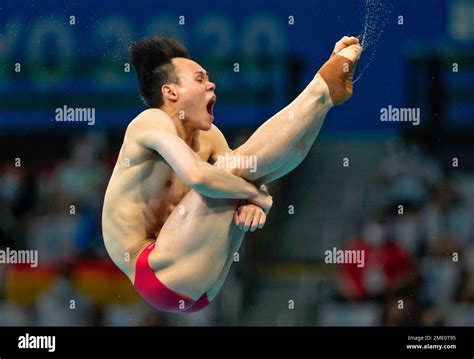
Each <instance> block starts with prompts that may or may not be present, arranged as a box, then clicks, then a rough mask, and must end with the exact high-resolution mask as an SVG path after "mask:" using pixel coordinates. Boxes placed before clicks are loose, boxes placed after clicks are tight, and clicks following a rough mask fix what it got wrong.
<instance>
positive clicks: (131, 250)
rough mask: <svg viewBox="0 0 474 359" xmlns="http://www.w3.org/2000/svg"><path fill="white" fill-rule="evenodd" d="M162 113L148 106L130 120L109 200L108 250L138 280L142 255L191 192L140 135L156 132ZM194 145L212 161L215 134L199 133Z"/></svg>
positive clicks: (105, 219)
mask: <svg viewBox="0 0 474 359" xmlns="http://www.w3.org/2000/svg"><path fill="white" fill-rule="evenodd" d="M157 111H159V112H157ZM153 112H154V113H153ZM157 115H159V117H161V116H162V115H163V112H162V111H160V110H158V109H150V110H146V111H144V112H143V113H142V114H140V115H139V116H137V118H135V119H134V120H133V121H132V122H131V123H130V124H129V126H128V128H127V131H126V133H125V137H124V141H123V144H122V148H121V150H120V153H119V156H118V158H117V163H116V165H115V168H114V170H113V173H112V176H111V178H110V181H109V184H108V187H107V191H106V194H105V198H104V208H103V212H102V232H103V237H104V243H105V246H106V249H107V252H108V253H109V255H110V257H111V258H112V260H113V261H114V263H115V264H116V265H117V266H118V267H119V268H120V269H121V270H122V271H123V272H124V273H125V274H126V275H127V276H128V277H129V278H130V280H132V281H133V278H134V268H135V262H136V258H137V256H138V254H139V253H140V251H141V250H142V249H143V248H144V247H146V246H147V245H148V244H150V243H151V242H152V241H154V240H155V239H156V238H157V237H158V234H159V232H160V229H161V227H162V226H163V224H164V223H165V221H166V219H167V218H168V216H169V215H170V214H171V212H172V211H173V209H174V208H175V207H176V206H177V205H178V204H179V202H180V201H181V200H182V199H183V197H184V196H185V195H186V193H187V192H188V191H189V190H190V188H189V187H187V186H186V185H185V184H183V182H182V181H181V180H180V179H179V178H178V176H177V175H176V173H174V171H173V169H172V168H171V167H170V166H169V165H168V164H167V163H166V162H165V161H164V159H163V158H162V157H161V156H160V155H159V154H158V153H157V152H155V151H153V150H150V149H147V148H145V147H143V146H141V145H140V144H139V143H138V141H137V137H138V135H139V133H142V131H150V130H151V127H152V126H153V123H152V121H157V120H160V119H159V118H157V117H158V116H157ZM170 123H172V121H171V120H170ZM191 148H192V150H193V151H194V152H195V153H196V155H197V156H199V157H200V158H201V159H202V160H203V161H206V162H207V161H208V159H209V158H210V155H211V152H212V151H211V148H212V146H211V141H210V139H209V135H208V134H207V133H206V132H204V131H199V132H198V136H196V138H194V140H193V143H192V145H191Z"/></svg>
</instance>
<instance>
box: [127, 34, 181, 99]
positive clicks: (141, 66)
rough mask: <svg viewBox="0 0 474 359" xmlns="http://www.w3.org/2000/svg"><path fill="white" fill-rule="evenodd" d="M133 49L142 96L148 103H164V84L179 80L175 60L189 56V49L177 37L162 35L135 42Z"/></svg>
mask: <svg viewBox="0 0 474 359" xmlns="http://www.w3.org/2000/svg"><path fill="white" fill-rule="evenodd" d="M129 53H130V61H131V62H132V64H133V66H134V67H135V71H136V73H137V77H138V82H139V84H140V98H141V99H142V101H143V102H144V103H145V104H146V105H147V106H148V107H155V108H159V107H161V106H162V105H163V103H164V101H163V95H162V93H161V87H162V86H163V85H164V84H168V83H176V84H179V77H178V74H177V73H176V69H175V67H174V65H173V64H172V63H171V60H172V59H173V58H175V57H185V58H189V53H188V50H187V49H186V48H185V47H184V46H183V45H182V44H180V43H179V42H178V41H177V40H175V39H172V38H170V37H167V36H161V35H160V36H155V37H149V38H143V39H141V40H140V41H138V42H135V43H132V44H131V45H130V47H129Z"/></svg>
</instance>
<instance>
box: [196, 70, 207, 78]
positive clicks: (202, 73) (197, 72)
mask: <svg viewBox="0 0 474 359" xmlns="http://www.w3.org/2000/svg"><path fill="white" fill-rule="evenodd" d="M194 74H195V75H196V74H200V75H203V76H205V77H207V78H209V73H208V72H207V71H205V72H204V71H201V70H199V71H196V72H195V73H194Z"/></svg>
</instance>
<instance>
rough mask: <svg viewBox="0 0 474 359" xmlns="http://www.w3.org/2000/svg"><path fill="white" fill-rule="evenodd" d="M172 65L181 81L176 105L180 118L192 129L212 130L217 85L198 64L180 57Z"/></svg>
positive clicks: (177, 89) (177, 86)
mask: <svg viewBox="0 0 474 359" xmlns="http://www.w3.org/2000/svg"><path fill="white" fill-rule="evenodd" d="M172 63H173V65H174V66H175V69H176V73H177V75H178V77H179V80H180V84H178V85H176V91H177V100H176V103H175V105H176V107H177V109H178V110H179V111H180V112H179V113H180V118H181V119H182V120H184V121H186V122H187V123H188V125H190V126H191V127H192V128H196V129H199V130H204V131H207V130H210V129H211V126H212V121H213V120H214V104H215V103H216V99H217V98H216V95H215V93H214V91H215V89H216V85H215V84H214V83H212V82H210V81H209V76H208V74H207V72H206V70H204V69H203V68H202V67H201V66H200V65H199V64H197V63H196V62H194V61H192V60H189V59H186V58H181V57H178V58H174V59H173V60H172ZM181 111H182V112H181Z"/></svg>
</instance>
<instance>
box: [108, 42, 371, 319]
mask: <svg viewBox="0 0 474 359" xmlns="http://www.w3.org/2000/svg"><path fill="white" fill-rule="evenodd" d="M361 51H362V48H361V47H360V45H359V40H358V39H357V38H355V37H343V38H342V39H341V40H340V41H338V42H337V43H336V45H335V47H334V51H333V53H332V55H331V57H330V58H329V60H328V61H327V62H326V63H325V64H324V65H323V66H322V67H321V69H320V70H319V71H318V72H317V74H316V75H315V77H314V78H313V79H312V81H311V82H310V83H309V84H308V86H307V87H306V88H305V89H304V90H303V91H302V92H301V93H300V94H299V95H298V97H297V98H296V99H295V100H294V101H293V102H291V103H290V104H289V105H288V106H287V107H285V108H284V109H282V110H281V111H280V112H278V113H277V114H275V115H274V116H273V117H271V118H270V119H269V120H267V121H266V122H264V123H263V124H262V125H261V126H260V127H259V128H258V129H257V130H256V131H255V133H253V134H252V136H250V138H249V139H248V140H247V141H246V142H245V143H244V144H243V145H241V146H240V147H239V148H237V149H235V150H231V149H230V148H229V146H228V144H227V142H226V139H225V138H224V136H223V134H222V133H221V131H220V130H219V129H218V128H217V127H216V126H215V125H213V123H212V122H213V120H214V115H213V107H214V104H215V103H216V95H215V93H214V91H215V89H216V85H215V84H214V83H212V82H211V81H210V80H209V77H208V74H207V72H206V71H205V70H204V69H203V68H202V67H201V66H200V65H199V64H198V63H196V62H194V61H192V60H191V59H190V58H189V55H188V52H187V50H186V49H185V48H184V47H183V46H182V45H181V44H180V43H179V42H177V41H176V40H173V39H171V38H168V37H163V36H158V37H154V38H145V39H142V40H141V41H139V42H137V43H134V44H132V45H131V46H130V58H131V61H132V63H133V65H134V67H135V70H136V72H137V76H138V81H139V85H140V96H141V98H142V100H143V101H144V102H145V104H146V105H147V106H148V107H149V108H148V109H147V110H145V111H143V112H142V113H140V114H139V115H138V116H137V117H136V118H135V119H134V120H133V121H132V122H130V124H129V125H128V127H127V130H126V132H125V136H124V140H123V145H122V148H121V150H120V153H119V155H118V159H117V163H116V165H115V168H114V170H113V173H112V176H111V178H110V181H109V184H108V187H107V191H106V193H105V198H104V207H103V213H102V231H103V237H104V243H105V247H106V249H107V251H108V253H109V255H110V257H111V258H112V260H113V261H114V263H115V264H116V265H117V266H118V267H119V268H120V269H121V270H122V271H123V272H124V273H125V274H126V275H127V276H128V277H129V279H130V280H131V281H132V283H133V284H134V286H135V289H136V290H137V292H138V293H139V294H140V295H141V296H142V297H143V298H144V299H145V300H146V301H147V302H148V303H150V304H151V305H152V306H154V307H155V308H157V309H160V310H163V311H168V312H176V313H178V312H179V313H181V312H195V311H197V310H200V309H202V308H204V307H206V306H207V305H208V304H209V303H210V302H211V301H212V300H213V299H214V298H215V297H216V295H217V293H218V292H219V290H220V289H221V287H222V285H223V283H224V281H225V278H226V276H227V274H228V272H229V269H230V267H231V264H232V262H233V258H234V253H235V252H237V251H238V250H239V248H240V245H241V243H242V240H243V237H244V234H245V232H246V231H247V230H248V229H249V228H250V230H251V231H253V230H255V229H256V228H261V227H262V226H263V224H264V223H265V218H266V217H265V216H266V214H267V213H268V210H269V209H270V208H271V206H272V198H271V196H270V195H269V194H268V193H267V192H266V191H265V190H264V189H263V188H262V187H261V186H262V185H263V184H265V183H269V182H271V181H274V180H276V179H278V178H280V177H282V176H284V175H285V174H286V173H288V172H290V171H291V170H293V169H294V168H295V167H296V166H298V164H300V163H301V161H302V160H303V159H304V158H305V157H306V155H307V153H308V152H309V150H310V148H311V146H312V144H313V143H314V141H315V139H316V137H317V135H318V133H319V130H320V128H321V126H322V124H323V121H324V118H325V116H326V114H327V112H328V111H329V110H330V109H331V108H332V107H333V106H334V105H338V104H341V103H343V102H344V101H346V100H347V99H348V98H349V97H350V96H351V95H352V78H353V73H354V70H355V65H356V63H357V60H358V59H359V57H360V54H361ZM229 156H239V158H245V157H249V156H254V158H256V159H257V166H256V167H255V168H252V169H250V168H236V166H233V167H230V166H226V164H225V163H224V162H223V161H225V160H226V159H227V160H228V158H229ZM242 156H243V157H242Z"/></svg>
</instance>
